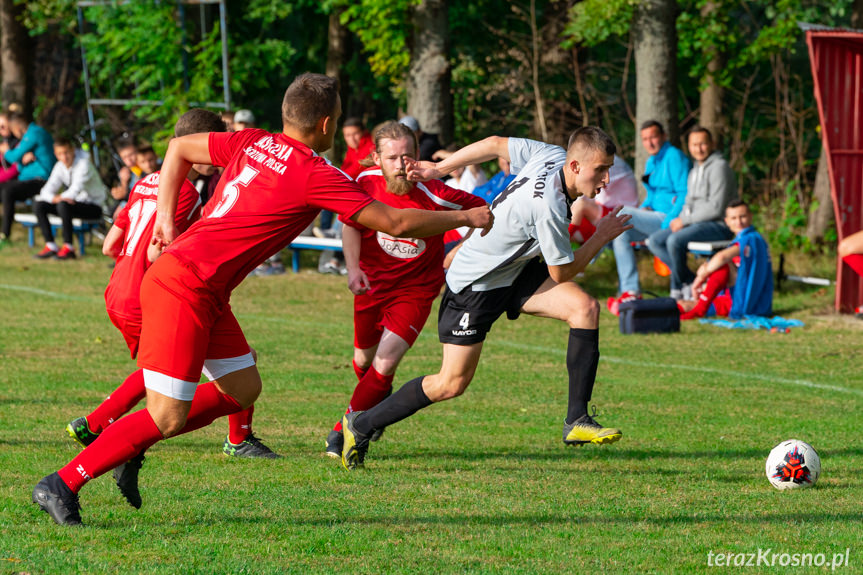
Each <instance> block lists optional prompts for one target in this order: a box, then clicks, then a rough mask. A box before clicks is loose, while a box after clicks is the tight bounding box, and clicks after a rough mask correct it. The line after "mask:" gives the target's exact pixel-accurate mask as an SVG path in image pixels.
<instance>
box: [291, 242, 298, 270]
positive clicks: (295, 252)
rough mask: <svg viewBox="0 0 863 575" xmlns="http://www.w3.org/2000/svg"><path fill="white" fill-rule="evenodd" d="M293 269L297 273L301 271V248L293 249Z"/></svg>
mask: <svg viewBox="0 0 863 575" xmlns="http://www.w3.org/2000/svg"><path fill="white" fill-rule="evenodd" d="M291 269H292V270H294V273H295V274H296V273H299V272H300V250H298V249H295V248H294V249H292V250H291Z"/></svg>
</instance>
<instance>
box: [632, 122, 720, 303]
mask: <svg viewBox="0 0 863 575" xmlns="http://www.w3.org/2000/svg"><path fill="white" fill-rule="evenodd" d="M689 155H691V156H692V159H693V160H695V166H693V168H692V170H691V171H690V172H689V178H688V180H687V184H686V190H687V192H686V201H685V202H684V204H683V209H682V210H681V211H680V215H679V216H677V217H676V218H674V219H673V220H671V222H670V223H669V225H668V227H667V228H664V229H661V230H658V231H656V232H654V233H652V234H650V237H649V238H648V239H647V247H648V248H650V251H651V252H653V254H654V255H655V256H656V257H658V258H659V259H660V260H662V262H663V263H664V264H665V265H667V266H668V267H669V268H670V269H671V297H673V298H674V299H677V300H680V299H692V293H691V288H692V281H693V280H694V279H695V274H694V273H692V270H690V269H689V267H688V266H687V263H686V258H687V255H688V253H689V252H688V248H687V246H688V244H689V242H712V241H719V240H730V239H731V238H732V236H733V235H734V234H732V233H731V231H730V230H729V229H728V227H727V226H726V225H725V224H724V223H723V222H722V217H723V215H724V214H725V206H727V205H728V203H729V202H731V201H732V200H735V199H737V180H736V178H735V176H734V172H733V171H732V170H731V166H729V165H728V162H726V161H725V158H723V157H722V154H721V153H720V152H718V151H717V150H716V147H715V146H714V144H713V136H712V135H711V134H710V131H709V130H708V129H707V128H703V127H701V126H696V127H695V128H693V129H692V131H691V132H690V133H689Z"/></svg>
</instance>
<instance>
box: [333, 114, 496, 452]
mask: <svg viewBox="0 0 863 575" xmlns="http://www.w3.org/2000/svg"><path fill="white" fill-rule="evenodd" d="M374 143H375V147H374V150H373V151H372V159H373V160H374V164H375V165H376V166H377V169H372V170H366V171H364V172H361V173H360V174H359V176H358V177H357V183H358V184H359V185H360V186H361V187H362V188H363V189H364V190H365V191H366V193H368V194H369V195H370V196H371V197H373V198H375V199H376V200H378V201H380V202H383V203H385V204H388V205H390V206H392V207H394V208H418V209H421V210H434V211H439V210H461V209H470V208H476V207H481V206H485V205H486V203H485V201H484V200H482V199H481V198H478V197H476V196H474V195H471V194H468V193H466V192H462V191H460V190H456V189H454V188H450V187H449V186H446V185H444V184H443V183H442V182H441V181H440V180H432V181H429V182H427V183H418V184H415V183H414V182H411V181H409V180H408V179H407V174H406V172H405V159H406V158H413V159H416V157H417V147H418V146H417V139H416V134H414V132H413V131H412V130H411V129H410V128H409V127H407V126H405V125H403V124H400V123H398V122H387V123H385V124H383V125H381V126H379V127H378V128H377V129H376V130H375V135H374ZM341 220H342V222H344V224H345V227H344V229H343V231H342V242H343V244H344V253H345V262H346V264H347V268H348V287H349V288H350V290H351V292H353V294H354V296H355V297H354V358H353V366H354V371H355V372H356V375H357V378H358V379H359V382H358V383H357V386H356V388H355V389H354V393H353V396H352V397H351V400H350V403H349V404H348V409H347V413H350V412H352V411H362V410H366V409H369V408H371V407H374V406H375V405H377V404H378V403H380V402H381V401H382V400H383V399H385V398H386V397H387V396H388V395H389V394H390V392H391V390H392V382H393V376H394V374H395V371H396V368H397V367H398V364H399V362H400V361H401V359H402V357H403V356H404V354H405V353H406V352H407V350H408V349H410V348H411V346H413V344H414V342H415V341H416V338H417V337H418V336H419V333H420V331H422V328H423V325H425V322H426V319H428V316H429V312H430V311H431V306H432V302H433V301H434V298H435V297H437V295H438V294H439V293H440V288H441V285H442V284H443V281H444V271H443V258H444V250H443V244H444V242H443V234H440V235H436V236H431V237H427V238H424V239H413V238H395V237H392V236H390V235H388V234H385V233H383V232H375V231H374V230H371V229H369V228H366V227H364V226H361V225H359V224H356V223H354V222H352V221H351V220H349V219H346V218H344V217H342V218H341ZM342 441H343V435H342V422H341V419H340V420H339V422H338V423H337V424H336V425H335V427H334V428H333V430H332V431H330V433H329V435H328V436H327V440H326V453H327V455H330V456H332V457H341V455H342Z"/></svg>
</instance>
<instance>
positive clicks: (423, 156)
mask: <svg viewBox="0 0 863 575" xmlns="http://www.w3.org/2000/svg"><path fill="white" fill-rule="evenodd" d="M399 123H400V124H404V125H405V126H407V127H408V128H410V129H411V130H413V131H414V134H416V135H417V140H419V143H420V161H431V160H432V159H433V157H432V156H434V153H435V152H437V151H438V150H442V149H443V146H442V145H441V143H440V140H439V139H438V137H437V134H426V133H425V132H423V131H422V130H421V129H420V123H419V122H418V121H417V119H416V118H414V117H413V116H404V117H402V119H401V120H399Z"/></svg>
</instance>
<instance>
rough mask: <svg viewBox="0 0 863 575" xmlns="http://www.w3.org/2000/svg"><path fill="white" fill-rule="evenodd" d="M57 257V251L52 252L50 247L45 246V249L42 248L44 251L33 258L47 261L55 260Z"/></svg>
mask: <svg viewBox="0 0 863 575" xmlns="http://www.w3.org/2000/svg"><path fill="white" fill-rule="evenodd" d="M56 255H57V252H56V250H52V249H51V248H49V247H48V246H45V247H44V248H42V251H40V252H39V253H38V254H36V255H34V256H33V257H34V258H36V259H37V260H47V259H48V258H53V257H54V256H56Z"/></svg>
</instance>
